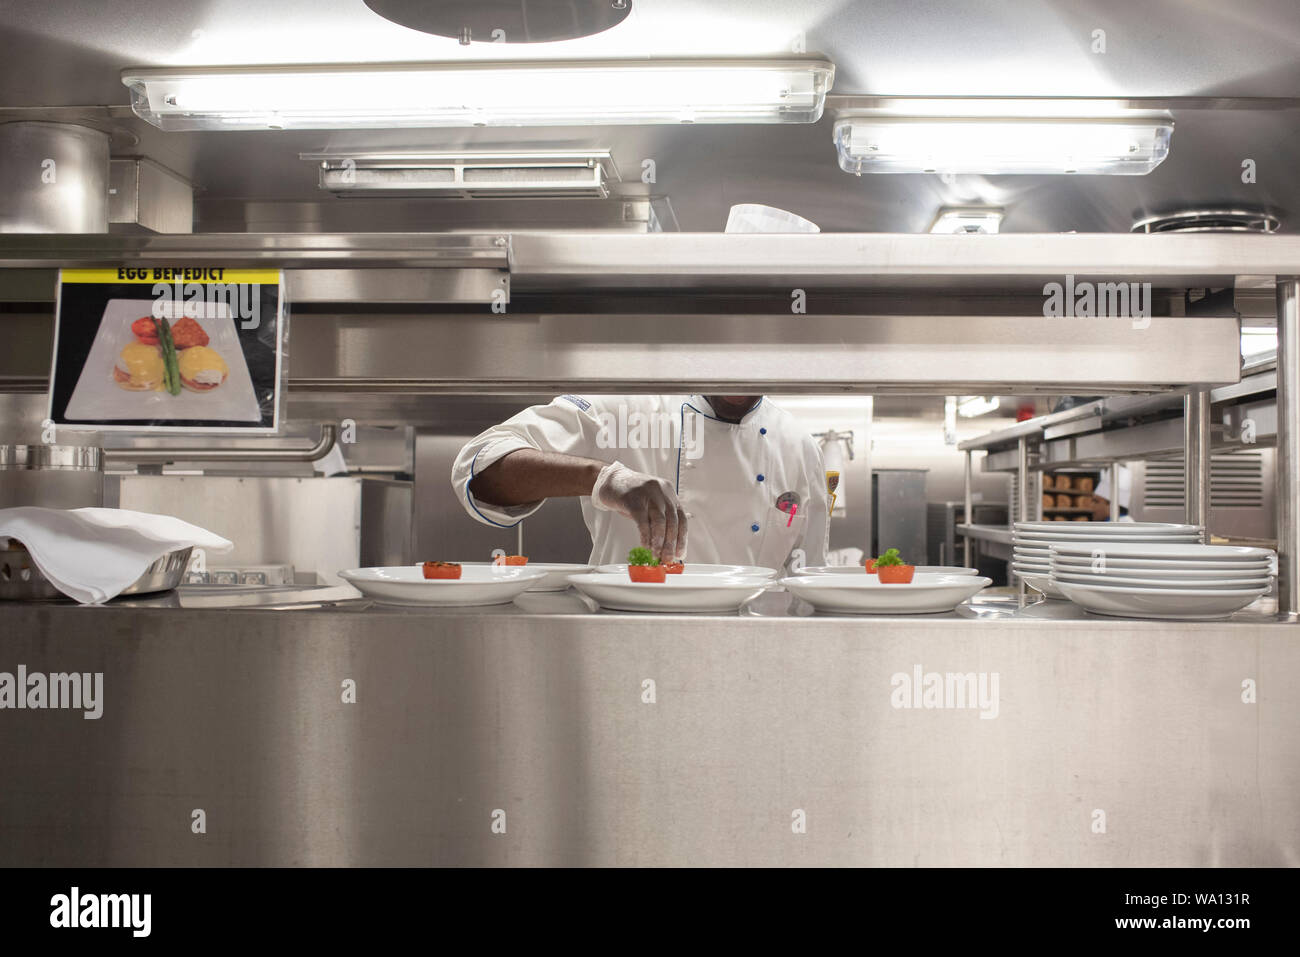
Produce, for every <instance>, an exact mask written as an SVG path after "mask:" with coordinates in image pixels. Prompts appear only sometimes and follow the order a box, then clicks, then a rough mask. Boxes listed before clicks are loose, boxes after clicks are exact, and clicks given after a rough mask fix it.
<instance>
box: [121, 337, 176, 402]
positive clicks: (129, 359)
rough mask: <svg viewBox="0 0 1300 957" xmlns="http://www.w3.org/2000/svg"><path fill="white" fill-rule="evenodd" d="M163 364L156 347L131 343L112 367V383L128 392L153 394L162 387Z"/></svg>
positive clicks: (160, 353)
mask: <svg viewBox="0 0 1300 957" xmlns="http://www.w3.org/2000/svg"><path fill="white" fill-rule="evenodd" d="M164 370H165V367H164V364H163V357H162V352H161V351H160V350H159V348H158V347H157V346H151V345H146V344H145V343H143V342H132V343H130V344H129V345H127V346H126V347H125V348H123V349H122V353H121V355H119V356H118V357H117V363H116V364H115V365H114V366H113V381H114V382H116V383H117V384H118V386H119V387H121V388H123V389H126V390H127V391H128V392H154V391H157V390H159V389H161V388H162V387H163V374H164Z"/></svg>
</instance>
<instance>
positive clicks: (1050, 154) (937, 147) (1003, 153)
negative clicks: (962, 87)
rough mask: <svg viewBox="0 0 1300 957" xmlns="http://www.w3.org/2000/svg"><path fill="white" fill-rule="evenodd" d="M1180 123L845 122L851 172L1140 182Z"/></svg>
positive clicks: (1120, 119) (837, 132)
mask: <svg viewBox="0 0 1300 957" xmlns="http://www.w3.org/2000/svg"><path fill="white" fill-rule="evenodd" d="M1173 129H1174V123H1173V120H1172V119H1171V118H1169V117H1168V115H1167V114H1166V115H1160V116H1151V115H1147V116H1145V117H1141V118H1140V117H1133V116H1127V117H1125V116H1114V117H1110V116H1107V117H1094V118H1088V117H1055V116H1041V117H1020V116H1012V117H993V116H985V117H976V116H949V117H936V116H880V115H873V116H844V117H842V118H841V119H840V120H838V121H837V122H836V123H835V128H834V136H835V146H836V149H837V151H838V153H839V160H840V168H841V169H843V170H844V171H845V172H847V173H857V174H859V175H861V174H862V173H941V174H942V173H954V174H958V173H974V174H986V175H996V174H1000V173H1022V174H1023V173H1037V174H1043V173H1049V174H1050V173H1093V174H1096V173H1107V174H1120V175H1130V176H1140V175H1143V174H1146V173H1149V172H1151V171H1152V170H1153V169H1155V168H1156V167H1157V166H1159V165H1160V164H1161V163H1162V162H1164V159H1165V157H1166V156H1168V155H1169V141H1170V138H1171V137H1172V136H1173Z"/></svg>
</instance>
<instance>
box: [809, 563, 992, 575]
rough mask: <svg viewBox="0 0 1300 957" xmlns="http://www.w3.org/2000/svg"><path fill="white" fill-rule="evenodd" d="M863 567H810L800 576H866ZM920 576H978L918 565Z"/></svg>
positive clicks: (975, 571) (970, 571) (975, 572)
mask: <svg viewBox="0 0 1300 957" xmlns="http://www.w3.org/2000/svg"><path fill="white" fill-rule="evenodd" d="M866 573H867V570H866V569H865V568H864V567H863V566H861V565H808V566H806V567H804V568H801V569H799V574H800V575H865V574H866ZM916 574H918V575H978V574H979V569H976V568H950V567H949V566H947V565H917V566H916Z"/></svg>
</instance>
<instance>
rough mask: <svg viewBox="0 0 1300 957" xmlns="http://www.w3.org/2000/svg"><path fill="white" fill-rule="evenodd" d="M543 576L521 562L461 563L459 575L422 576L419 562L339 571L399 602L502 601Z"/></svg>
mask: <svg viewBox="0 0 1300 957" xmlns="http://www.w3.org/2000/svg"><path fill="white" fill-rule="evenodd" d="M545 577H546V572H544V571H540V570H538V569H530V568H529V567H528V566H527V565H522V566H513V567H512V566H508V565H507V566H504V567H503V566H498V565H462V566H461V570H460V578H457V579H438V578H425V577H424V572H423V571H422V570H421V568H420V566H419V565H396V566H389V567H386V568H352V569H349V570H348V571H342V572H339V578H342V579H343V580H344V581H345V582H348V583H349V584H350V585H352V586H353V587H354V588H356V589H357V590H358V591H360V592H361V594H363V595H365V596H366V597H367V598H374V599H376V600H378V601H386V602H395V603H398V604H402V605H440V606H443V607H448V608H453V607H462V606H468V605H504V604H505V603H506V602H510V601H513V600H514V599H515V597H516V596H518V595H522V594H523V593H524V592H525V591H527V590H528V588H529V587H530V586H531V585H533V584H535V583H537V582H539V581H541V580H542V579H543V578H545Z"/></svg>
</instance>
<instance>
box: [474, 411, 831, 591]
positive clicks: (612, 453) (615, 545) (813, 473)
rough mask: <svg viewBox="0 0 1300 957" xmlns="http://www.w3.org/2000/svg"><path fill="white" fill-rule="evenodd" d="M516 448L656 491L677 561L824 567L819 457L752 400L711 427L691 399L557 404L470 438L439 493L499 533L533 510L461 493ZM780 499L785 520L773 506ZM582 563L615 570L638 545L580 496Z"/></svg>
mask: <svg viewBox="0 0 1300 957" xmlns="http://www.w3.org/2000/svg"><path fill="white" fill-rule="evenodd" d="M516 449H537V450H538V451H542V452H561V453H565V454H568V455H579V456H583V457H584V458H591V459H599V460H601V461H604V462H614V461H618V462H622V463H623V464H624V465H626V466H627V467H628V468H631V469H635V470H636V471H638V472H645V473H647V474H649V475H654V476H656V477H658V478H662V479H665V480H666V481H668V482H669V483H670V484H671V485H672V486H673V488H674V489H676V491H677V498H678V500H679V501H680V502H681V505H682V509H683V510H684V511H685V513H686V518H687V531H688V539H687V552H688V554H687V555H686V556H685V558H686V560H687V561H691V562H699V563H706V564H707V563H722V564H735V565H762V566H765V567H767V568H777V569H780V568H782V567H783V566H785V565H786V562H787V561H788V560H789V559H790V558H791V554H792V552H793V551H794V550H795V549H796V548H798V549H802V550H803V556H802V557H803V561H804V563H805V564H808V565H822V564H825V556H826V545H827V537H828V534H829V530H830V526H829V515H828V511H829V507H830V498H829V496H828V494H827V491H826V475H825V471H824V469H823V467H822V456H821V451H820V449H819V448H818V447H817V443H816V442H815V441H814V440H813V438H812V435H811V434H810V433H808V432H806V431H804V430H803V429H802V428H801V427H800V426H799V425H798V424H797V423H796V422H795V420H794V418H793V416H791V415H790V413H788V412H786V411H785V410H783V409H781V408H779V407H778V406H777V405H776V404H774V403H773V402H772V400H771V399H769V398H767V397H763V398H762V399H760V400H759V402H758V404H757V405H756V406H755V407H754V408H753V409H751V410H750V411H749V412H748V413H746V414H745V416H744V418H743V419H741V420H740V422H738V423H731V422H725V421H723V420H722V419H720V418H718V417H717V416H716V415H715V414H714V411H713V407H712V406H711V405H709V402H708V400H707V399H705V398H704V396H702V395H625V396H578V395H563V396H560V397H559V398H556V399H554V400H553V401H552V402H551V403H550V404H549V405H537V406H533V407H531V408H528V409H525V410H524V411H522V412H520V413H519V414H518V415H515V416H513V417H512V418H510V419H507V420H506V421H505V422H503V423H501V424H500V425H497V426H493V427H492V428H490V429H488V430H487V431H486V432H483V433H482V434H481V435H479V436H477V437H476V438H474V439H472V440H470V442H469V443H467V444H466V445H465V447H464V448H462V449H461V450H460V454H459V455H458V456H457V457H456V462H455V464H454V465H453V466H452V473H451V484H452V486H453V487H454V488H455V490H456V495H457V497H458V498H459V499H460V501H461V504H462V505H463V506H464V507H465V510H466V511H467V512H469V514H470V515H471V516H473V517H474V518H476V519H477V520H478V521H480V522H484V523H485V524H488V525H496V526H499V527H501V528H511V527H513V526H515V525H517V524H519V522H520V521H522V520H523V519H524V518H526V517H527V516H529V515H531V514H532V513H533V512H535V511H537V509H539V508H541V507H542V504H543V502H542V501H538V502H533V503H530V504H527V505H518V506H499V505H489V504H487V503H486V502H480V501H478V500H476V499H475V498H474V496H473V495H472V494H471V493H470V490H469V484H470V481H471V480H472V479H473V477H474V476H475V475H476V474H478V473H479V472H481V471H483V469H485V468H487V467H488V466H489V465H491V464H492V463H493V462H496V461H497V460H498V459H500V458H502V457H503V456H505V455H507V454H508V453H510V452H513V451H515V450H516ZM784 493H793V495H794V496H795V497H796V501H797V502H798V508H797V509H795V510H794V515H793V518H792V517H791V515H790V513H789V511H782V510H780V509H778V508H777V501H778V499H780V498H781V497H782V495H783V494H784ZM582 517H583V520H584V521H585V522H586V523H587V530H588V531H589V532H590V533H591V540H592V548H591V558H590V561H591V563H592V564H593V565H603V564H612V563H616V562H625V561H627V553H628V551H629V550H630V549H632V548H635V547H637V546H638V545H640V543H641V540H640V534H639V533H638V531H637V527H636V523H635V522H633V521H632V520H631V519H630V518H627V517H625V516H623V515H619V514H617V513H615V512H609V511H605V510H603V509H597V508H594V507H593V506H592V504H591V497H590V496H587V495H584V496H583V497H582Z"/></svg>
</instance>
